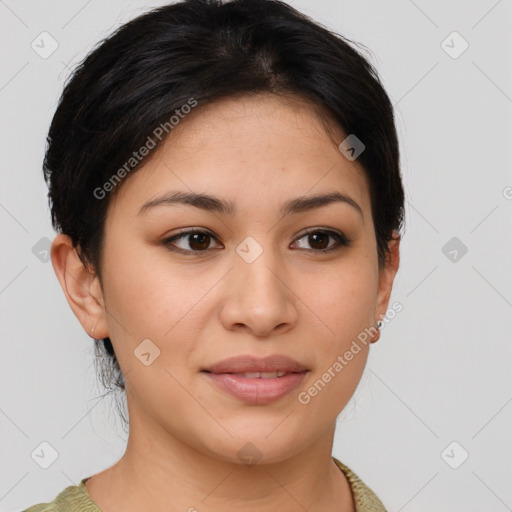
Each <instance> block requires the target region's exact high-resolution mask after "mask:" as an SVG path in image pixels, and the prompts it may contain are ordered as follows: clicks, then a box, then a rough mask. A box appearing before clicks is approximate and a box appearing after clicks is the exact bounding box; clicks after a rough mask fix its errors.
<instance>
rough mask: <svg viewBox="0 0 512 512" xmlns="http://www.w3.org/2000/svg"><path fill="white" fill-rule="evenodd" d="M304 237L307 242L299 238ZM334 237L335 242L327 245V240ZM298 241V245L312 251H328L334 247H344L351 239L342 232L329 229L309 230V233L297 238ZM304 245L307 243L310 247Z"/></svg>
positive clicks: (334, 248)
mask: <svg viewBox="0 0 512 512" xmlns="http://www.w3.org/2000/svg"><path fill="white" fill-rule="evenodd" d="M303 239H306V240H307V244H306V243H304V242H301V240H303ZM332 239H334V240H335V243H334V244H331V245H329V242H330V241H331V240H332ZM297 241H298V242H299V246H300V247H301V248H304V249H305V250H309V251H313V252H330V251H334V250H336V249H340V248H341V247H346V246H349V245H350V242H351V240H349V239H348V238H347V237H346V236H345V235H344V234H342V233H338V232H336V231H330V230H319V229H316V230H315V231H310V232H309V233H305V234H304V235H302V236H301V237H300V238H298V239H297ZM304 245H309V246H310V248H308V247H304Z"/></svg>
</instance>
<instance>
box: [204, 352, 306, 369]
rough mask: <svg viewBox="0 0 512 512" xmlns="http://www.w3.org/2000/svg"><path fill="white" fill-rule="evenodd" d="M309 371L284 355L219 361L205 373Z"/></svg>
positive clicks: (240, 357)
mask: <svg viewBox="0 0 512 512" xmlns="http://www.w3.org/2000/svg"><path fill="white" fill-rule="evenodd" d="M307 370H308V369H307V368H306V367H305V366H304V365H302V364H300V363H299V362H298V361H295V360H294V359H292V358H290V357H288V356H284V355H271V356H266V357H254V356H249V355H245V356H235V357H230V358H228V359H224V360H223V361H219V362H218V363H215V364H213V365H211V366H209V367H208V368H205V369H204V370H203V371H206V372H210V373H246V372H277V371H280V372H304V371H307Z"/></svg>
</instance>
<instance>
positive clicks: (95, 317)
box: [51, 234, 108, 339]
mask: <svg viewBox="0 0 512 512" xmlns="http://www.w3.org/2000/svg"><path fill="white" fill-rule="evenodd" d="M51 258H52V265H53V269H54V270H55V274H56V275H57V279H58V280H59V283H60V285H61V287H62V290H63V292H64V295H65V296H66V299H67V301H68V303H69V305H70V307H71V309H72V310H73V313H74V314H75V316H76V317H77V318H78V320H79V322H80V323H81V325H82V327H83V328H84V329H85V331H86V332H87V334H88V335H89V336H92V334H91V331H92V329H94V338H97V339H100V338H106V337H108V325H107V322H106V310H105V306H104V299H103V292H102V290H101V286H100V283H99V279H98V277H97V276H96V275H95V274H94V273H93V272H92V271H91V269H89V268H87V267H86V266H85V265H84V264H83V263H82V261H81V260H80V258H79V256H78V253H77V251H76V249H75V248H74V247H73V244H72V242H71V239H70V238H69V237H68V236H67V235H63V234H58V235H57V236H56V237H55V239H54V240H53V243H52V247H51Z"/></svg>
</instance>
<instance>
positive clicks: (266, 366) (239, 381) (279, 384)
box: [202, 355, 309, 405]
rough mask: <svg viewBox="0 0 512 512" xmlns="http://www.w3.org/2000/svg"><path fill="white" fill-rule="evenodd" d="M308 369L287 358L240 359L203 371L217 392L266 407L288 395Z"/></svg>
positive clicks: (234, 358)
mask: <svg viewBox="0 0 512 512" xmlns="http://www.w3.org/2000/svg"><path fill="white" fill-rule="evenodd" d="M308 371H309V370H308V368H306V367H305V366H304V365H302V364H301V363H299V362H298V361H295V360H294V359H291V358H289V357H287V356H282V355H274V356H268V357H264V358H256V357H252V356H238V357H232V358H230V359H225V360H224V361H220V362H218V363H215V364H214V365H212V366H209V367H208V368H206V369H204V370H202V372H203V373H204V374H205V375H206V376H207V377H208V380H209V381H210V382H212V383H213V384H214V385H215V387H216V388H217V389H220V390H222V391H224V392H226V393H228V394H229V395H231V396H234V397H235V398H237V399H238V400H241V401H243V402H245V403H247V404H250V405H264V404H267V403H270V402H273V401H276V400H279V399H280V398H283V397H285V396H286V395H288V394H289V393H290V392H291V391H292V390H293V389H295V388H296V387H297V386H299V384H300V383H301V382H302V381H303V379H304V377H305V375H306V374H307V373H308Z"/></svg>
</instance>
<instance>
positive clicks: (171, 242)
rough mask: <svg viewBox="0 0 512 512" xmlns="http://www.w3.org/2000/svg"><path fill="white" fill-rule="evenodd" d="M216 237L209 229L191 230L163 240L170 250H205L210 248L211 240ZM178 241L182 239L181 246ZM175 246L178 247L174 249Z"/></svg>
mask: <svg viewBox="0 0 512 512" xmlns="http://www.w3.org/2000/svg"><path fill="white" fill-rule="evenodd" d="M212 240H216V238H215V237H214V236H213V235H212V234H211V233H208V232H207V231H199V230H191V231H182V232H181V233H179V234H177V235H174V236H171V237H170V238H166V239H165V240H163V241H162V243H163V245H165V246H167V247H168V248H169V249H170V250H175V251H177V252H205V251H207V250H208V249H209V248H210V242H211V241H212ZM176 241H180V243H181V244H182V246H181V247H180V246H179V245H178V244H177V243H175V242H176ZM170 246H174V247H176V249H173V247H170Z"/></svg>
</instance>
